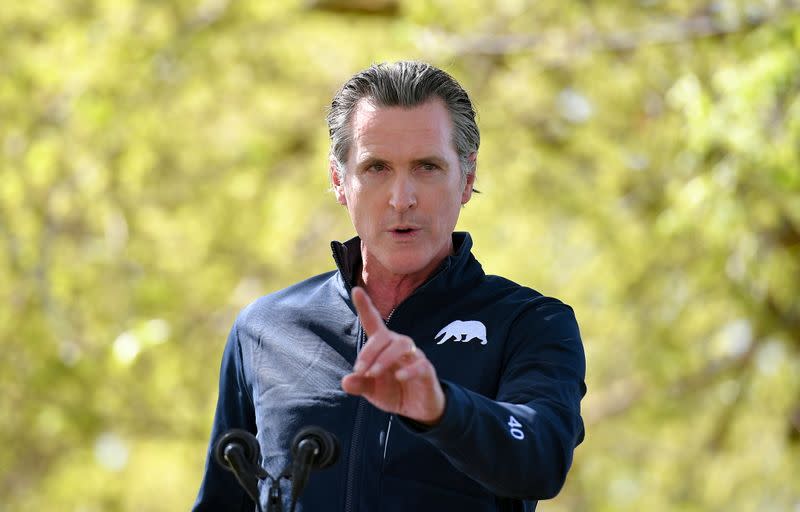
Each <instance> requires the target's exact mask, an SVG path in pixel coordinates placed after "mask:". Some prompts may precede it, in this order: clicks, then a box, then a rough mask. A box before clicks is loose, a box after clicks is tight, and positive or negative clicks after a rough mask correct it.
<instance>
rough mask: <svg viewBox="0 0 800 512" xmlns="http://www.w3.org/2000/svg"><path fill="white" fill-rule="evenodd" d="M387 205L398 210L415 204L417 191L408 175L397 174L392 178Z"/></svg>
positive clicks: (403, 209) (401, 210)
mask: <svg viewBox="0 0 800 512" xmlns="http://www.w3.org/2000/svg"><path fill="white" fill-rule="evenodd" d="M389 205H390V206H391V207H392V208H394V209H395V210H396V211H398V212H404V211H406V210H409V209H411V208H414V207H415V206H417V192H416V189H415V186H414V182H413V180H412V179H411V178H410V177H408V176H402V175H399V176H397V177H396V178H395V179H394V181H393V182H392V189H391V196H390V198H389Z"/></svg>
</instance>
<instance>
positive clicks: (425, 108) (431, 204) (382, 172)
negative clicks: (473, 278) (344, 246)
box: [331, 99, 475, 275]
mask: <svg viewBox="0 0 800 512" xmlns="http://www.w3.org/2000/svg"><path fill="white" fill-rule="evenodd" d="M351 129H352V135H353V138H352V143H351V147H350V154H349V155H348V161H347V163H346V167H347V169H346V172H345V175H344V178H343V179H340V178H339V176H337V175H336V173H335V171H334V165H333V164H332V165H331V172H332V179H333V183H334V189H335V191H336V196H337V198H338V200H339V202H340V203H342V204H344V205H346V206H347V210H348V212H349V213H350V219H351V220H352V222H353V225H354V226H355V229H356V232H357V233H358V235H359V237H361V240H362V243H363V244H364V247H365V249H366V257H367V258H368V259H367V261H366V262H365V264H367V265H375V264H376V263H377V264H378V265H379V266H380V267H382V268H381V269H380V270H385V271H388V272H389V273H391V274H403V275H407V274H415V273H420V272H422V273H428V272H431V271H433V270H434V269H435V267H436V266H437V265H438V264H439V262H441V261H442V259H444V258H445V257H446V256H447V255H448V254H450V252H451V250H452V239H451V234H452V233H453V230H454V229H455V225H456V221H457V220H458V214H459V210H460V208H461V205H462V204H464V203H466V202H467V201H468V200H469V198H470V196H471V194H472V183H473V181H474V179H475V176H474V174H472V175H469V176H468V177H467V178H466V179H464V178H463V177H462V174H461V168H460V167H459V160H458V154H457V153H456V151H455V148H454V147H453V136H452V129H453V128H452V121H451V120H450V115H449V114H448V112H447V109H446V108H445V106H444V103H443V102H442V101H441V100H439V99H435V100H431V101H428V102H427V103H425V104H423V105H420V106H417V107H413V108H400V107H376V106H374V105H373V104H372V103H370V102H369V101H367V100H361V102H360V103H359V104H358V106H357V108H356V111H355V112H354V113H353V118H352V120H351Z"/></svg>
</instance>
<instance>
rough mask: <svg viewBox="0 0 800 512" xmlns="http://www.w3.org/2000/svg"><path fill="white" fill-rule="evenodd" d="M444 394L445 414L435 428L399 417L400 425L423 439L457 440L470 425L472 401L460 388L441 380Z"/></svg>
mask: <svg viewBox="0 0 800 512" xmlns="http://www.w3.org/2000/svg"><path fill="white" fill-rule="evenodd" d="M439 383H440V384H441V386H442V391H443V392H444V398H445V403H444V413H442V418H441V419H440V420H439V423H437V424H436V425H433V426H430V427H429V426H428V425H424V424H422V423H419V422H418V421H414V420H412V419H411V418H406V417H405V416H400V415H397V419H398V420H399V421H400V424H401V425H403V426H404V427H405V428H406V429H408V430H409V431H411V432H412V433H414V434H418V435H420V436H422V437H423V438H426V439H430V440H435V439H440V438H444V439H450V440H452V439H457V438H459V437H461V435H462V434H463V433H464V428H465V426H466V425H469V419H468V418H469V415H470V413H471V411H472V409H471V408H470V407H469V406H468V402H469V401H470V400H469V398H468V396H467V394H466V393H464V391H463V390H462V389H461V388H459V387H458V386H456V385H454V384H451V383H450V382H448V381H446V380H440V381H439Z"/></svg>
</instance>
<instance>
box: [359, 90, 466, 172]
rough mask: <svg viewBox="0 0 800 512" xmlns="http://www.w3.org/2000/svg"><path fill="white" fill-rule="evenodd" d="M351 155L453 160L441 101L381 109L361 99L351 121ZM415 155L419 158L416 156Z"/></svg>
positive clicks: (448, 122)
mask: <svg viewBox="0 0 800 512" xmlns="http://www.w3.org/2000/svg"><path fill="white" fill-rule="evenodd" d="M352 130H353V144H352V147H351V156H355V157H356V158H360V157H363V156H364V155H366V154H368V155H369V156H380V157H383V158H388V157H391V156H392V155H394V156H396V157H401V156H403V154H407V156H409V157H410V158H413V157H414V156H415V154H417V153H419V154H425V153H431V154H432V155H433V154H435V155H437V156H441V157H450V156H452V157H453V158H455V157H456V153H455V148H454V146H453V135H452V134H453V123H452V120H451V119H450V114H449V113H448V111H447V108H446V107H445V105H444V103H443V102H442V100H440V99H438V98H435V99H432V100H430V101H427V102H425V103H423V104H421V105H417V106H415V107H410V108H404V107H382V106H377V105H375V104H374V103H373V102H371V101H369V100H368V99H364V100H361V101H360V102H359V103H358V105H357V107H356V110H355V112H354V113H353V119H352ZM416 156H419V155H416Z"/></svg>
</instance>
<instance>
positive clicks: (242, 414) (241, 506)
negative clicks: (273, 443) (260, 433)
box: [192, 324, 256, 512]
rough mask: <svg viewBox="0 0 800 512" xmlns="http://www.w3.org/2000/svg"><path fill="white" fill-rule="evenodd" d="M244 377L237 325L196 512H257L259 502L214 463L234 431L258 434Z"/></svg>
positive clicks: (225, 354) (229, 346)
mask: <svg viewBox="0 0 800 512" xmlns="http://www.w3.org/2000/svg"><path fill="white" fill-rule="evenodd" d="M251 397H252V395H251V392H250V389H249V387H248V386H247V384H246V379H245V375H244V362H243V357H242V347H241V344H240V342H239V336H238V330H237V324H234V326H233V328H232V329H231V333H230V335H229V336H228V341H227V343H226V345H225V351H224V352H223V354H222V365H221V367H220V377H219V397H218V399H217V409H216V412H215V414H214V424H213V426H212V429H211V440H210V442H209V445H208V454H207V455H206V465H205V472H204V474H203V480H202V482H201V484H200V491H199V492H198V495H197V500H196V501H195V504H194V507H193V508H192V510H193V511H195V512H206V511H215V512H216V511H222V512H244V511H248V512H253V510H255V503H253V501H252V500H251V499H250V497H249V496H248V495H247V493H245V491H244V490H243V489H242V488H241V487H240V486H239V483H238V482H237V481H236V478H235V477H234V476H233V473H231V472H230V471H227V470H225V469H223V468H222V467H220V465H219V464H217V463H216V461H215V460H214V444H215V443H216V441H217V439H219V437H220V436H221V435H222V434H223V433H225V432H226V431H227V430H228V429H231V428H240V429H244V430H247V431H248V432H252V433H253V434H255V433H256V425H255V412H254V408H253V400H252V398H251Z"/></svg>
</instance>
